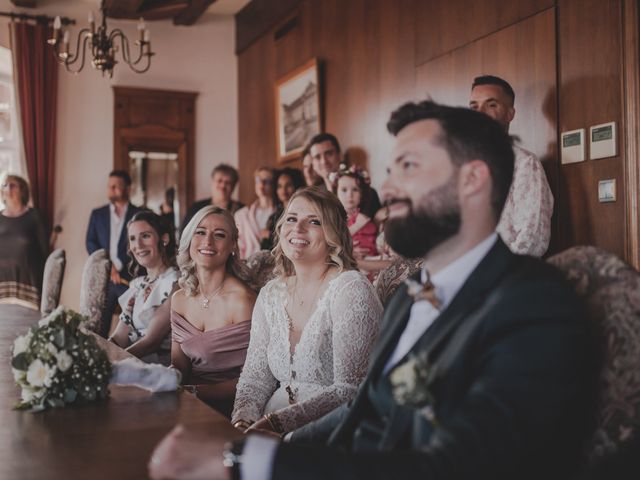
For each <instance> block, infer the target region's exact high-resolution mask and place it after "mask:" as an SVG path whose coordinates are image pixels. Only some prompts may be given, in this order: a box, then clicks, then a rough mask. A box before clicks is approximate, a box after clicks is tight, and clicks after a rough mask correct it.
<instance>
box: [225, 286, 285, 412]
mask: <svg viewBox="0 0 640 480" xmlns="http://www.w3.org/2000/svg"><path fill="white" fill-rule="evenodd" d="M268 290H269V289H268V288H264V289H262V290H261V291H260V294H259V295H258V299H257V300H256V304H255V307H254V308H253V315H252V317H251V333H250V337H249V349H248V350H247V359H246V361H245V363H244V367H243V368H242V373H241V374H240V380H238V386H237V388H236V399H235V402H234V404H233V413H232V414H231V422H232V423H235V422H237V421H238V420H246V421H249V422H255V421H256V420H258V419H259V418H260V417H261V416H262V412H263V410H264V406H265V404H266V403H267V401H268V400H269V398H271V395H272V394H273V392H274V391H275V390H276V387H277V380H276V379H275V377H274V376H273V374H272V372H271V369H270V368H269V363H268V360H267V349H268V347H269V325H268V324H267V319H266V316H265V312H264V296H265V295H266V294H267V291H268Z"/></svg>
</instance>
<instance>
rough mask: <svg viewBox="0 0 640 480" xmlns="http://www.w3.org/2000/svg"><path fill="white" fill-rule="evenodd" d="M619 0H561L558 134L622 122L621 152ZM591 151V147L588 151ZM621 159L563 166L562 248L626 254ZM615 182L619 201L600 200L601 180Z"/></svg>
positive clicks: (620, 138)
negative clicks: (582, 247) (597, 248)
mask: <svg viewBox="0 0 640 480" xmlns="http://www.w3.org/2000/svg"><path fill="white" fill-rule="evenodd" d="M621 22H622V15H621V0H559V1H558V32H559V33H558V35H559V51H558V63H559V86H558V94H559V112H560V113H559V130H560V131H566V130H574V129H577V128H585V129H587V134H588V129H589V126H591V125H597V124H600V123H605V122H609V121H615V122H618V127H619V128H618V136H619V138H618V140H619V143H618V147H619V148H618V151H619V152H622V151H623V147H622V146H623V145H624V138H623V135H624V129H623V128H620V127H621V124H620V122H621V120H622V90H621V86H622V79H621V52H622V44H621V34H620V32H621V28H620V26H621ZM587 152H588V149H587ZM623 161H624V159H623V157H622V155H619V156H617V157H614V158H608V159H602V160H587V161H586V162H583V163H578V164H572V165H563V166H561V167H560V174H561V177H560V178H561V185H560V186H561V188H560V198H559V199H558V200H559V201H558V204H559V205H558V206H559V217H560V239H559V240H560V246H561V247H568V246H570V245H576V244H590V245H598V246H600V247H602V248H605V249H607V250H609V251H611V252H614V253H616V254H618V255H620V256H622V257H624V256H625V238H626V236H627V233H628V232H627V225H626V222H625V198H626V189H625V181H624V169H623ZM608 178H615V179H616V183H617V187H618V192H617V197H618V200H617V201H616V202H613V203H600V202H598V181H599V180H604V179H608Z"/></svg>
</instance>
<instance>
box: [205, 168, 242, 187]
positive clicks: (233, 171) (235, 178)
mask: <svg viewBox="0 0 640 480" xmlns="http://www.w3.org/2000/svg"><path fill="white" fill-rule="evenodd" d="M216 173H223V174H224V175H228V176H230V177H231V181H232V182H233V185H234V187H235V186H236V184H237V183H238V179H239V177H238V171H237V170H236V169H235V168H233V167H232V166H231V165H227V164H226V163H220V164H218V165H216V166H215V167H214V169H213V170H211V178H213V176H214V175H215V174H216Z"/></svg>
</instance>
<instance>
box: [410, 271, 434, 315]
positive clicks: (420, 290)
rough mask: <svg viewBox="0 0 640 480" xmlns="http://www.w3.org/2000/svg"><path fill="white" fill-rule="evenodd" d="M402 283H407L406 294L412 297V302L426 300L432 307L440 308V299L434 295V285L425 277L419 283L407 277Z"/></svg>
mask: <svg viewBox="0 0 640 480" xmlns="http://www.w3.org/2000/svg"><path fill="white" fill-rule="evenodd" d="M404 283H405V284H406V285H407V294H408V295H409V296H410V297H412V298H413V301H414V302H419V301H421V300H426V301H427V302H429V303H430V304H431V305H433V308H435V309H436V310H440V307H441V304H440V300H438V297H437V296H436V287H435V286H434V285H433V283H431V280H429V278H427V281H426V282H425V283H420V282H418V281H416V280H414V279H412V278H407V279H406V280H405V281H404Z"/></svg>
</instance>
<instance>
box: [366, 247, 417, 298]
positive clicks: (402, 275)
mask: <svg viewBox="0 0 640 480" xmlns="http://www.w3.org/2000/svg"><path fill="white" fill-rule="evenodd" d="M422 263H423V261H422V259H419V260H408V259H406V258H403V257H400V256H396V258H395V259H394V260H393V263H392V264H391V265H389V266H388V267H387V268H384V269H382V270H380V273H379V274H378V276H377V277H376V279H375V281H374V282H373V286H374V287H375V289H376V293H377V294H378V298H379V299H380V301H381V302H382V304H383V305H386V303H387V301H388V300H389V299H390V298H391V295H393V293H394V292H395V291H396V289H397V288H398V287H399V286H400V285H401V284H402V282H404V281H405V280H406V279H407V278H409V277H410V276H411V275H413V274H415V273H417V272H418V271H419V270H420V269H421V268H422Z"/></svg>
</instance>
